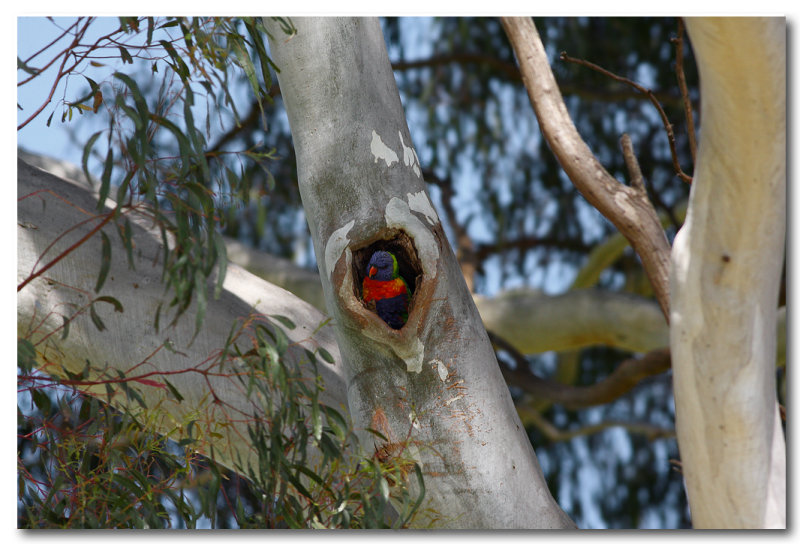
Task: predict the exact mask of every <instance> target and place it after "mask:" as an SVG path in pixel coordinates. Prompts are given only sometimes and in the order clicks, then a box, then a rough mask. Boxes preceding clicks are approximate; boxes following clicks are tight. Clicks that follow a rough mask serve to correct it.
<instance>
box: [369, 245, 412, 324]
mask: <svg viewBox="0 0 800 544" xmlns="http://www.w3.org/2000/svg"><path fill="white" fill-rule="evenodd" d="M362 296H363V300H364V302H365V303H367V304H368V305H369V304H370V303H372V302H373V301H374V304H375V312H376V313H377V314H378V316H379V317H380V318H381V319H383V320H384V321H385V322H386V324H387V325H389V326H390V327H391V328H393V329H401V328H402V327H403V325H405V324H406V321H408V302H409V300H410V299H411V291H410V290H409V289H408V284H406V281H405V280H404V279H403V278H402V276H400V272H399V269H398V266H397V258H396V257H395V256H394V255H392V254H391V253H389V252H388V251H376V252H375V253H373V254H372V257H371V258H370V260H369V264H368V265H367V276H366V277H365V278H364V282H363V283H362Z"/></svg>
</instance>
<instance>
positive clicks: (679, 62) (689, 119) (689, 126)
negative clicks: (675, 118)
mask: <svg viewBox="0 0 800 544" xmlns="http://www.w3.org/2000/svg"><path fill="white" fill-rule="evenodd" d="M672 42H673V43H674V44H675V75H676V76H677V77H678V87H679V88H680V90H681V97H683V110H684V113H685V114H686V133H687V134H688V136H689V150H690V151H691V152H692V164H695V163H696V162H697V141H696V140H695V132H694V116H693V115H692V101H691V100H689V88H688V87H687V86H686V75H685V74H684V72H683V19H681V18H680V17H679V18H678V37H677V38H674V39H673V40H672Z"/></svg>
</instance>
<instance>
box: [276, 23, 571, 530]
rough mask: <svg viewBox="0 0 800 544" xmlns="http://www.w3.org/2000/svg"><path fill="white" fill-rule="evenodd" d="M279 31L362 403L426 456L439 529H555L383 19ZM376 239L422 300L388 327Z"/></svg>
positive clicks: (371, 419)
mask: <svg viewBox="0 0 800 544" xmlns="http://www.w3.org/2000/svg"><path fill="white" fill-rule="evenodd" d="M296 24H297V34H296V35H295V36H293V37H291V38H289V39H285V37H283V36H282V35H281V32H280V31H279V30H277V29H276V30H275V31H274V32H271V33H272V35H273V37H277V38H275V39H273V40H272V41H271V42H270V44H271V51H272V54H273V58H274V60H275V62H276V64H277V65H278V67H279V68H280V70H281V71H280V73H279V75H278V78H279V82H280V86H281V92H282V96H283V97H284V100H285V104H286V109H287V112H288V115H289V122H290V125H291V129H292V136H293V139H294V145H295V150H296V154H297V162H298V177H299V184H300V193H301V196H302V199H303V206H304V208H305V212H306V217H307V219H308V222H309V226H310V229H311V235H312V237H313V240H314V248H315V250H316V254H317V262H318V264H319V270H320V277H321V280H322V285H323V292H324V295H325V300H326V305H327V310H328V313H329V315H331V316H332V317H333V320H334V323H335V327H336V332H337V337H338V340H339V347H340V350H341V353H342V359H343V363H344V366H345V371H346V381H347V390H348V400H349V406H350V413H351V416H352V417H353V419H354V421H355V422H356V423H357V424H358V425H361V426H363V427H371V428H373V429H374V430H376V431H378V432H380V433H381V434H382V435H383V436H384V437H386V438H387V440H388V443H384V442H383V441H381V440H377V441H376V448H379V449H380V451H384V452H391V453H395V454H401V453H402V454H403V455H406V456H411V457H412V458H414V459H415V460H416V461H417V462H418V463H419V464H420V466H421V468H422V471H423V473H424V475H425V485H426V505H425V506H426V507H427V508H431V509H433V510H434V511H435V512H436V513H437V514H438V517H439V519H438V520H436V521H437V523H436V525H437V526H443V527H458V528H485V529H489V528H523V527H524V528H556V527H572V526H574V525H573V523H572V522H571V521H570V520H569V519H568V518H567V516H566V515H565V514H564V513H563V511H562V510H561V509H560V508H559V507H558V505H557V504H556V502H555V501H554V499H553V497H552V496H551V494H550V492H549V491H548V489H547V485H546V483H545V481H544V478H543V476H542V473H541V469H540V468H539V465H538V462H537V460H536V456H535V454H534V452H533V449H532V447H531V444H530V441H529V440H528V437H527V436H526V434H525V431H524V429H523V428H522V425H521V424H520V421H519V417H518V416H517V414H516V411H515V409H514V405H513V403H512V401H511V397H510V395H509V392H508V388H507V387H506V384H505V382H504V381H503V378H502V375H501V373H500V370H499V368H498V365H497V361H496V358H495V355H494V352H493V350H492V346H491V344H490V343H489V340H488V338H487V335H486V332H485V329H484V328H483V325H482V323H481V319H480V315H479V314H478V311H477V310H476V308H475V305H474V304H473V302H472V297H471V295H470V293H469V291H468V290H467V287H466V285H465V283H464V279H463V277H462V275H461V271H460V268H459V266H458V263H457V262H456V260H455V257H454V255H453V253H452V251H451V249H450V246H449V244H448V242H447V240H446V238H445V234H444V232H443V230H442V226H441V224H440V223H439V219H438V217H437V215H436V212H435V211H434V209H433V206H432V205H431V202H430V200H429V197H428V195H427V193H426V190H425V185H424V183H423V180H422V177H421V172H420V165H419V161H418V159H417V156H416V153H415V151H414V149H413V145H412V142H411V137H410V135H409V132H408V127H407V125H406V121H405V117H404V113H403V108H402V105H401V103H400V98H399V94H398V91H397V88H396V85H395V81H394V77H393V74H392V71H391V68H390V65H389V60H388V56H387V53H386V49H385V45H384V41H383V36H382V34H381V31H380V25H379V23H378V21H377V19H360V18H357V19H333V18H320V19H299V20H297V21H296ZM376 249H386V250H391V251H393V252H394V253H395V254H396V256H397V258H398V261H399V262H400V272H401V275H403V276H404V277H405V279H406V280H407V281H408V282H409V284H410V286H411V288H412V290H413V296H412V299H411V304H410V308H409V317H408V322H407V323H406V324H405V326H404V327H403V328H401V329H399V330H394V329H390V328H389V327H388V326H387V325H386V324H385V323H384V322H383V321H382V320H381V319H380V318H379V317H378V316H377V315H376V314H374V313H372V312H371V311H370V310H369V309H368V308H367V307H366V306H365V305H364V304H363V303H362V301H361V299H360V293H361V281H362V279H363V277H364V272H365V267H366V264H367V262H368V260H369V258H370V256H371V254H372V252H373V251H374V250H376Z"/></svg>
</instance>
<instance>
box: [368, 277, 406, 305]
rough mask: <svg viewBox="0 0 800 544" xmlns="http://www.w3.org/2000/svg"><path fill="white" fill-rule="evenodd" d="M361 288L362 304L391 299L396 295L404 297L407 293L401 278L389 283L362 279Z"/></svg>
mask: <svg viewBox="0 0 800 544" xmlns="http://www.w3.org/2000/svg"><path fill="white" fill-rule="evenodd" d="M362 287H363V290H362V291H363V292H362V295H363V297H364V302H370V301H371V300H383V299H385V298H392V297H396V296H398V295H404V294H406V292H407V287H406V282H404V281H403V279H402V278H395V279H393V280H389V281H380V280H373V279H371V278H364V283H363V285H362Z"/></svg>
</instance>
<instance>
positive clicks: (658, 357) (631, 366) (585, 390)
mask: <svg viewBox="0 0 800 544" xmlns="http://www.w3.org/2000/svg"><path fill="white" fill-rule="evenodd" d="M489 338H490V339H491V341H492V344H494V345H495V347H496V348H498V349H501V350H503V351H505V352H506V353H508V355H509V356H511V357H512V358H513V359H514V362H515V363H516V368H514V369H512V368H511V367H510V366H509V365H507V364H505V363H504V362H502V361H500V360H499V359H498V361H499V362H500V370H501V371H502V372H503V377H504V378H505V380H506V383H508V384H509V385H512V386H515V387H519V388H521V389H522V390H523V391H525V392H526V393H529V394H530V395H532V396H533V397H535V398H536V400H547V401H550V402H554V403H557V404H561V405H562V406H564V407H565V408H568V409H571V410H577V409H581V408H586V407H589V406H596V405H598V404H606V403H609V402H611V401H613V400H616V399H618V398H619V397H621V396H622V395H624V394H625V393H627V392H628V391H630V390H631V389H633V388H634V387H635V386H636V385H637V384H638V383H639V382H641V381H642V380H643V379H645V378H648V377H650V376H655V375H657V374H661V373H662V372H666V371H667V370H669V368H670V356H669V348H661V349H656V350H653V351H651V352H649V353H647V354H645V355H644V356H643V357H641V358H638V359H636V358H631V359H626V360H624V361H622V362H621V363H620V364H619V366H618V367H617V368H616V369H614V372H612V373H611V374H609V376H608V377H607V378H605V379H604V380H602V381H599V382H597V383H595V384H592V385H587V386H572V385H566V384H563V383H560V382H557V381H554V380H548V379H546V378H542V377H540V376H537V375H536V374H533V373H532V372H530V371H529V370H528V360H527V359H525V357H524V356H522V354H520V353H519V352H518V351H517V350H516V349H514V347H513V346H512V345H511V344H510V343H508V342H506V341H505V340H503V338H501V337H500V336H498V335H496V334H493V333H491V332H490V333H489Z"/></svg>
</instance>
